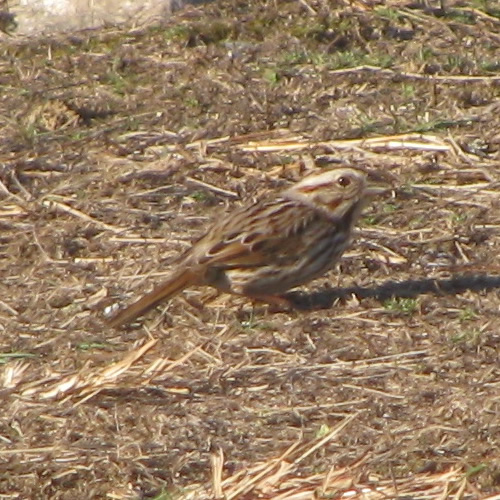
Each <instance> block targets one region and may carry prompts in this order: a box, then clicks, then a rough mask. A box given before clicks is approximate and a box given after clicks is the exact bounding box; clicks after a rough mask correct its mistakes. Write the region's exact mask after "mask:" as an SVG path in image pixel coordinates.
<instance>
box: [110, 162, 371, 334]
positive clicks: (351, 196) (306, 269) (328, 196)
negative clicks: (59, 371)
mask: <svg viewBox="0 0 500 500" xmlns="http://www.w3.org/2000/svg"><path fill="white" fill-rule="evenodd" d="M376 192H378V190H377V189H376V188H375V189H370V188H368V187H367V185H366V176H365V174H364V173H363V172H362V171H360V170H356V169H353V168H339V169H335V170H330V171H327V172H323V173H320V174H315V175H310V176H308V177H306V178H305V179H303V180H302V181H300V182H298V183H297V184H295V185H293V186H291V187H290V188H288V189H287V190H285V191H283V192H282V193H280V194H279V195H278V196H275V197H268V198H265V199H262V200H260V201H257V202H256V203H254V204H252V205H249V206H245V207H241V208H238V209H236V210H235V211H233V212H232V213H229V214H227V215H226V216H225V218H223V219H222V220H221V221H220V222H217V223H215V224H214V226H213V227H212V228H211V229H210V230H209V231H208V232H207V233H206V234H205V235H204V236H203V237H201V238H200V239H199V240H198V241H197V242H196V243H194V245H193V246H192V247H191V248H190V249H189V250H188V251H187V252H186V253H185V254H184V256H182V257H181V259H180V263H179V264H178V266H177V269H176V270H175V271H174V272H173V273H172V275H171V276H170V277H169V278H168V279H167V280H166V281H165V282H164V283H163V284H160V285H158V286H157V287H156V288H154V289H153V291H152V292H150V293H148V294H147V295H144V296H143V297H142V298H140V299H139V300H137V301H136V302H134V303H132V304H131V305H130V306H128V307H126V308H125V309H123V310H122V311H119V312H118V313H117V314H116V315H115V316H114V317H112V318H111V319H110V321H109V322H110V324H111V326H113V327H118V326H120V325H123V324H125V323H129V322H130V321H132V320H134V319H135V318H137V317H139V316H142V315H143V314H144V313H146V312H147V311H148V310H150V309H151V308H153V307H155V306H156V305H158V304H159V303H160V302H163V301H165V300H168V299H169V298H171V297H173V296H174V295H176V294H177V293H179V292H180V291H182V290H183V289H184V288H186V287H188V286H191V285H208V286H213V287H215V288H217V289H219V290H221V291H224V292H229V293H233V294H238V295H244V296H247V297H251V298H256V299H261V300H267V301H271V302H272V301H273V299H274V298H278V300H279V297H278V295H279V294H281V293H283V292H286V291H287V290H289V289H290V288H294V287H296V286H299V285H302V284H304V283H307V282H309V281H311V280H312V279H314V278H317V277H319V276H321V275H322V274H324V273H325V272H326V271H328V270H329V269H330V268H331V267H332V266H333V265H334V264H335V262H336V261H337V260H338V258H339V257H340V256H341V255H342V253H343V252H344V250H345V249H346V247H347V246H348V244H349V240H350V237H351V232H352V228H353V225H354V223H355V222H356V220H357V218H358V217H359V214H360V212H361V209H362V207H363V202H364V201H365V199H366V198H367V196H368V195H370V194H375V193H376Z"/></svg>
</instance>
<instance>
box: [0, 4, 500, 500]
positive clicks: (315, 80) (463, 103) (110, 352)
mask: <svg viewBox="0 0 500 500" xmlns="http://www.w3.org/2000/svg"><path fill="white" fill-rule="evenodd" d="M0 51H1V59H0V181H1V183H0V197H1V201H0V255H1V261H0V277H1V279H0V331H1V337H0V365H1V366H0V381H1V389H0V398H1V408H2V411H1V412H0V471H1V473H0V498H9V499H11V498H13V499H14V498H19V499H21V498H22V499H24V498H50V499H75V498H113V499H121V498H127V499H129V498H130V499H133V498H134V499H135V498H156V499H170V498H194V499H203V498H227V499H231V498H241V499H254V498H267V499H270V498H272V499H282V500H284V499H288V500H291V499H292V498H293V499H299V498H300V499H306V498H369V499H378V498H419V499H426V498H441V499H444V498H456V499H458V498H467V499H480V498H499V497H498V493H499V492H500V452H499V449H500V426H499V424H500V364H499V361H500V359H499V358H500V355H499V354H500V353H499V345H500V326H499V314H500V291H499V290H500V261H499V255H500V101H499V97H500V60H499V53H500V10H499V9H498V6H497V5H496V3H495V2H488V1H475V2H460V1H453V0H450V1H448V2H442V5H441V3H439V2H426V3H425V4H418V3H416V2H413V3H405V2H385V3H371V4H370V3H368V2H358V1H354V2H353V1H351V2H347V1H345V2H344V1H340V0H339V1H336V2H322V1H318V2H315V1H288V2H286V1H283V2H251V3H248V2H238V1H233V2H225V3H220V4H218V5H208V6H205V7H200V8H194V7H191V8H189V9H187V10H184V11H182V12H179V13H177V14H176V15H175V16H173V17H172V19H170V20H169V21H168V22H167V23H165V24H162V25H161V26H150V27H148V28H143V29H140V30H118V29H102V30H95V31H85V32H78V33H74V34H72V35H68V36H57V37H52V38H46V39H40V40H36V41H34V40H26V41H19V40H10V41H9V39H8V38H7V39H5V40H4V42H3V44H2V46H1V48H0ZM337 164H351V165H361V166H363V167H364V168H367V169H369V170H370V171H371V172H373V175H374V177H378V178H379V180H380V179H383V180H384V182H386V183H387V186H388V187H390V190H389V192H388V194H387V195H385V196H382V197H380V198H379V199H377V200H374V201H373V202H372V203H371V204H370V205H369V206H368V207H367V209H366V211H365V214H364V216H363V218H362V220H361V221H360V224H359V230H358V234H357V237H356V240H355V242H354V244H353V246H352V247H351V249H350V250H349V251H348V252H347V253H346V255H345V256H344V257H343V259H342V260H341V262H340V264H339V266H338V269H336V270H335V271H332V272H331V273H330V274H329V275H327V276H325V277H324V278H322V279H319V280H317V281H315V282H314V283H311V285H310V286H309V287H307V288H304V289H303V290H301V291H300V292H295V293H294V297H295V298H296V299H297V306H298V307H297V309H296V310H292V311H284V312H283V311H282V312H275V311H272V310H269V309H268V308H267V307H266V306H264V305H260V304H256V305H255V304H252V303H250V302H249V301H248V300H245V299H243V298H237V297H232V296H228V295H225V294H217V292H216V291H214V290H212V289H206V288H205V289H203V288H200V289H196V288H194V289H190V290H187V291H186V292H184V293H183V294H181V295H180V296H178V297H177V298H175V299H174V300H172V301H171V302H170V303H168V304H165V305H164V306H162V307H160V308H158V309H157V310H155V311H153V312H151V313H150V314H148V316H147V317H146V318H144V320H143V321H141V322H139V323H138V324H136V325H135V326H133V327H131V328H128V329H123V330H120V331H113V330H111V329H110V328H108V327H107V326H106V323H105V321H104V311H105V310H106V308H109V306H112V305H113V304H115V303H120V304H122V303H127V302H129V301H130V300H132V298H133V297H135V296H136V295H137V294H140V293H143V292H145V291H147V290H149V289H150V288H151V287H152V286H153V284H154V283H158V282H160V281H161V280H162V277H164V276H165V275H166V274H167V273H168V271H169V269H170V262H171V261H172V259H174V258H175V256H176V255H178V254H179V252H181V251H182V250H184V249H185V248H186V247H187V246H188V245H189V243H190V241H192V240H193V239H194V238H196V237H197V236H199V235H200V234H202V233H203V232H204V230H206V228H207V227H208V226H209V224H210V221H212V220H214V219H216V218H217V217H220V214H221V213H223V212H225V211H230V210H231V208H232V207H234V206H237V205H239V204H240V203H243V202H244V201H245V200H247V199H248V198H251V197H254V196H257V195H260V194H261V193H262V192H263V191H265V190H278V189H281V188H282V187H283V186H284V185H286V184H287V182H289V181H293V180H296V179H299V178H301V177H302V176H303V175H305V174H307V173H308V172H310V171H312V170H314V169H321V168H328V167H329V166H332V165H333V166H335V165H337ZM495 495H497V496H495Z"/></svg>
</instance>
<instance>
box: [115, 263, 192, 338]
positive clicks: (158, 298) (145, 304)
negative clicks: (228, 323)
mask: <svg viewBox="0 0 500 500" xmlns="http://www.w3.org/2000/svg"><path fill="white" fill-rule="evenodd" d="M196 281H197V280H196V278H195V276H194V274H193V272H192V271H191V270H190V269H182V270H181V271H179V272H177V273H174V274H172V275H171V276H170V277H169V278H168V279H167V280H166V281H165V282H163V283H162V284H161V285H158V286H157V287H155V288H154V289H153V290H152V291H151V292H149V293H147V294H146V295H143V296H142V297H141V298H140V299H138V300H136V301H135V302H133V303H132V304H130V305H129V306H127V307H126V308H125V309H122V310H121V311H118V312H117V313H116V314H115V315H114V316H112V317H111V318H110V319H109V320H108V324H109V326H111V327H112V328H118V327H120V326H122V325H125V324H127V323H130V322H131V321H133V320H134V319H136V318H138V317H139V316H142V315H143V314H145V313H147V312H148V311H149V310H150V309H152V308H153V307H155V306H157V305H158V304H159V303H160V302H163V301H165V300H168V299H170V298H172V297H173V296H175V295H177V294H178V293H180V292H182V290H184V288H186V287H188V286H190V285H193V284H195V283H196Z"/></svg>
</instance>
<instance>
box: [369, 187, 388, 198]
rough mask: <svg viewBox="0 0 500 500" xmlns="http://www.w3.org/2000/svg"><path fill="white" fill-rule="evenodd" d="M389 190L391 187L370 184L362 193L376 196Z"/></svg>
mask: <svg viewBox="0 0 500 500" xmlns="http://www.w3.org/2000/svg"><path fill="white" fill-rule="evenodd" d="M390 190H391V189H390V188H387V187H383V186H376V185H372V186H368V187H367V188H366V189H365V192H364V195H365V196H378V195H379V194H384V193H388V192H389V191H390Z"/></svg>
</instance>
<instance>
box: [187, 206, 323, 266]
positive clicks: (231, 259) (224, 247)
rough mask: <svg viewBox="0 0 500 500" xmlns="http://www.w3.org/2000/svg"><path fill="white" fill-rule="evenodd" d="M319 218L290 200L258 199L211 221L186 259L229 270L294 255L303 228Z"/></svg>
mask: <svg viewBox="0 0 500 500" xmlns="http://www.w3.org/2000/svg"><path fill="white" fill-rule="evenodd" d="M319 218H322V215H321V214H320V213H318V212H316V211H315V210H313V209H311V208H309V207H307V206H304V205H301V204H300V203H297V202H296V201H293V200H288V199H285V198H274V199H271V200H269V201H267V202H259V203H257V204H255V205H252V206H250V207H246V208H242V209H239V210H237V211H236V212H234V213H232V214H230V215H229V217H228V218H226V219H224V220H222V221H221V222H220V223H219V224H215V226H214V227H213V228H212V229H211V230H210V231H209V232H208V233H207V234H206V235H205V236H203V237H202V238H201V239H200V240H198V241H197V242H196V243H195V244H194V245H193V248H192V250H191V252H190V256H189V260H190V261H191V262H192V263H193V264H194V263H196V264H199V265H205V266H216V267H220V268H224V269H230V268H233V267H260V266H262V265H266V264H268V263H269V261H270V259H271V260H275V261H276V262H279V261H280V260H283V259H287V257H288V258H296V256H297V254H300V252H301V248H304V247H305V246H306V243H307V242H306V241H305V240H306V239H307V237H308V231H307V229H308V228H309V227H310V226H311V224H312V223H313V222H317V219H319ZM325 223H326V221H325Z"/></svg>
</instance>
